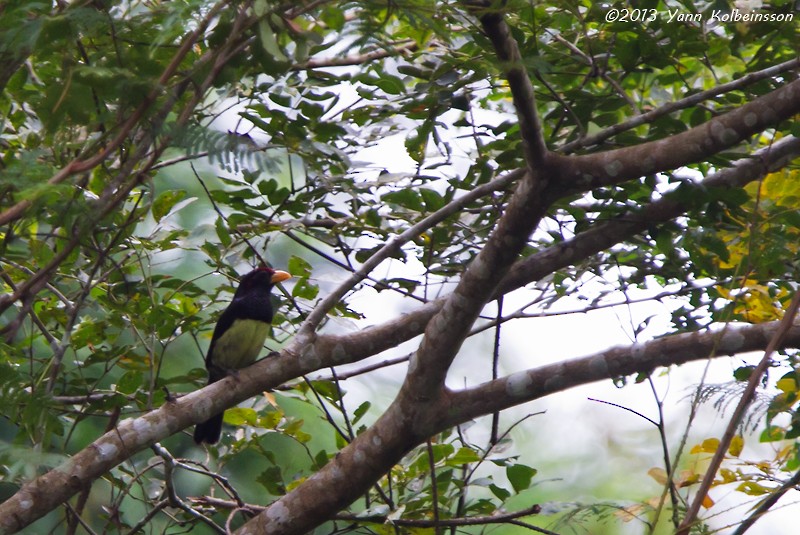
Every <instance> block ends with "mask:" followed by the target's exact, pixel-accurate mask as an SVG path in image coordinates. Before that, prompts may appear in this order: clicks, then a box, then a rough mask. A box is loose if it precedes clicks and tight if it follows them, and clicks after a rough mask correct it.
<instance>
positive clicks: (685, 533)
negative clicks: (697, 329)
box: [678, 293, 800, 535]
mask: <svg viewBox="0 0 800 535" xmlns="http://www.w3.org/2000/svg"><path fill="white" fill-rule="evenodd" d="M798 307H800V293H795V294H794V297H792V301H791V303H789V307H788V308H787V309H786V314H785V315H784V316H783V318H782V319H781V321H780V322H779V323H778V328H777V329H776V330H775V332H774V333H773V334H772V337H771V339H770V341H769V344H767V348H766V349H765V350H764V356H763V357H761V361H760V362H759V363H758V365H757V366H756V367H755V368H754V369H753V371H752V373H751V374H750V378H749V379H748V380H747V388H745V389H744V391H743V392H742V397H741V398H739V403H737V405H736V408H735V409H734V411H733V414H732V415H731V417H730V419H729V420H728V425H727V426H726V428H725V432H724V433H723V434H722V438H720V440H719V445H718V446H717V451H715V452H714V456H713V457H712V458H711V461H710V462H709V465H708V468H707V469H706V473H705V475H704V476H703V480H702V481H701V482H700V486H699V487H698V489H697V492H696V493H695V496H694V499H693V500H692V503H691V505H690V506H689V508H688V509H687V510H686V516H684V517H683V520H682V521H681V525H680V526H679V527H678V535H689V530H690V528H691V526H692V524H694V522H695V520H696V519H697V514H698V513H699V512H700V507H702V505H703V502H704V501H705V497H706V495H707V494H708V490H709V489H710V488H711V484H712V483H713V482H714V478H715V477H716V475H717V470H719V467H720V466H721V465H722V461H723V460H724V458H725V455H727V454H728V448H729V447H730V445H731V441H732V440H733V437H734V436H736V433H737V432H738V430H739V426H740V425H741V423H742V420H743V419H744V414H745V411H746V410H747V407H749V406H750V403H751V402H752V401H753V399H754V398H755V396H756V391H757V390H758V385H759V384H761V378H762V377H763V376H764V374H765V373H767V369H768V368H769V366H770V364H771V363H772V354H773V353H774V352H775V351H776V350H777V349H778V348H779V347H783V341H784V339H785V338H786V337H787V334H788V333H789V330H790V329H791V328H792V327H793V325H794V319H795V317H797V309H798Z"/></svg>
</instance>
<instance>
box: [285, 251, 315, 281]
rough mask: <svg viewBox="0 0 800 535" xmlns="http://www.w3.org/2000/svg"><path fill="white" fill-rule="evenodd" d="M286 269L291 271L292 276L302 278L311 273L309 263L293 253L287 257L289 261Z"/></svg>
mask: <svg viewBox="0 0 800 535" xmlns="http://www.w3.org/2000/svg"><path fill="white" fill-rule="evenodd" d="M286 269H288V270H289V273H291V274H292V276H293V277H299V278H303V277H309V276H310V275H311V264H309V263H308V262H307V261H306V260H305V259H303V258H300V257H299V256H295V255H292V256H291V257H289V263H288V265H287V266H286Z"/></svg>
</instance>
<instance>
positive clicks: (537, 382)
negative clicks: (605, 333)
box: [440, 321, 800, 429]
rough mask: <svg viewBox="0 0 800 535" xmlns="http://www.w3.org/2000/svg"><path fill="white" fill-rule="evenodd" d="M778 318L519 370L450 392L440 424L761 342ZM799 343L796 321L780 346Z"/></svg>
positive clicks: (763, 344) (770, 334) (775, 326)
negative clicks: (767, 321)
mask: <svg viewBox="0 0 800 535" xmlns="http://www.w3.org/2000/svg"><path fill="white" fill-rule="evenodd" d="M779 324H780V322H777V321H774V322H769V323H761V324H758V325H745V326H733V325H729V326H725V327H724V328H722V329H715V330H712V331H707V332H702V333H700V332H696V333H683V334H676V335H672V336H668V337H664V338H659V339H656V340H652V341H650V342H644V343H640V344H633V345H630V346H622V347H614V348H611V349H607V350H605V351H602V352H600V353H597V354H595V355H592V356H589V357H583V358H578V359H573V360H567V361H564V362H559V363H556V364H550V365H548V366H541V367H539V368H534V369H530V370H525V371H521V372H518V373H515V374H512V375H509V376H507V377H503V378H501V379H497V380H495V381H489V382H487V383H483V384H481V385H478V386H476V387H473V388H468V389H465V390H461V391H459V392H455V393H453V394H452V395H451V396H450V399H449V401H450V405H449V406H448V407H447V409H446V410H443V411H440V413H441V414H443V415H446V416H443V419H444V420H445V421H444V422H442V423H441V429H447V428H448V427H451V426H453V425H456V424H458V423H462V422H465V421H469V420H471V419H473V418H477V417H478V416H482V415H484V414H487V413H490V412H494V411H501V410H504V409H507V408H509V407H513V406H516V405H519V404H521V403H525V402H527V401H532V400H534V399H540V398H543V397H545V396H549V395H550V394H554V393H556V392H562V391H564V390H567V389H569V388H573V387H575V386H579V385H584V384H588V383H593V382H595V381H601V380H604V379H608V378H613V377H625V376H627V375H632V374H635V373H643V372H650V371H653V370H655V369H656V368H661V367H668V366H675V365H679V364H685V363H687V362H691V361H695V360H703V359H709V358H718V357H724V356H729V355H734V354H739V353H746V352H748V351H757V350H763V349H765V348H766V347H767V345H768V344H769V343H770V340H771V339H772V337H773V335H774V333H775V331H776V330H777V329H778V326H779ZM787 347H792V348H796V347H800V325H796V326H793V327H792V328H791V329H789V331H788V333H787V335H786V337H785V338H784V339H783V340H782V341H781V345H780V346H779V349H781V348H787Z"/></svg>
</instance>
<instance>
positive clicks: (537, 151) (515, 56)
mask: <svg viewBox="0 0 800 535" xmlns="http://www.w3.org/2000/svg"><path fill="white" fill-rule="evenodd" d="M480 20H481V24H482V25H483V30H484V32H486V35H487V36H488V37H489V40H490V41H491V42H492V46H493V47H494V50H495V53H496V54H497V57H498V58H499V59H500V61H501V62H503V63H504V64H505V65H504V67H505V69H506V70H505V77H506V80H508V85H509V87H510V88H511V96H512V97H513V99H514V108H515V109H516V111H517V118H518V119H519V128H520V133H521V135H522V144H523V147H524V152H525V162H526V163H527V165H528V168H529V169H531V170H533V169H535V168H536V167H538V166H540V165H542V164H543V163H544V159H545V157H546V156H547V145H545V142H544V135H543V134H542V124H541V122H540V121H539V116H538V114H537V111H536V97H535V96H534V93H533V85H532V84H531V79H530V78H529V77H528V72H527V70H526V69H525V67H524V66H523V64H522V56H521V54H520V52H519V46H518V45H517V42H516V41H515V40H514V38H513V37H511V31H510V30H509V28H508V25H507V24H506V22H505V20H504V19H503V16H502V14H500V13H495V12H491V11H490V12H488V13H486V14H484V15H482V16H481V17H480Z"/></svg>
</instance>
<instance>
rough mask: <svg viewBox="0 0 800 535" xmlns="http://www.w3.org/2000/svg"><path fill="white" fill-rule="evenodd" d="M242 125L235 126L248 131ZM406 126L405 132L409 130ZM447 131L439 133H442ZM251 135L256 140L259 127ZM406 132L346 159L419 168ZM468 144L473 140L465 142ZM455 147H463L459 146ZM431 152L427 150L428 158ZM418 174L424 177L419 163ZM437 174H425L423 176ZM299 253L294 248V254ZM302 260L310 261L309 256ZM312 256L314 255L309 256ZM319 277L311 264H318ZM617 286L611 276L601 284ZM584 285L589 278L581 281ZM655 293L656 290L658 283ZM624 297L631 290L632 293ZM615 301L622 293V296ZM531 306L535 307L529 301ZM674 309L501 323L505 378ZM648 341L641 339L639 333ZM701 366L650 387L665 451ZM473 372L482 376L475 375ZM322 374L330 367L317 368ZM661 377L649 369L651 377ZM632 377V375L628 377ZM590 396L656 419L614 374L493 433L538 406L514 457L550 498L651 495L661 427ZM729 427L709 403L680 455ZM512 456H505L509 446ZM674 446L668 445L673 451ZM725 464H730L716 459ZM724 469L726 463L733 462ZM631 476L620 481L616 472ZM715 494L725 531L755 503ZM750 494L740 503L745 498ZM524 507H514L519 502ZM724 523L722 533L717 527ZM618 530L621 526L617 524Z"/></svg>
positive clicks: (462, 152) (711, 372)
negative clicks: (657, 398) (598, 492)
mask: <svg viewBox="0 0 800 535" xmlns="http://www.w3.org/2000/svg"><path fill="white" fill-rule="evenodd" d="M340 98H341V102H340V106H346V105H349V104H351V103H352V101H353V100H354V99H355V98H357V96H356V95H355V93H354V91H353V90H352V88H349V87H343V88H342V90H341V94H340ZM237 111H238V110H236V109H234V110H231V111H230V113H228V114H226V116H223V117H221V118H220V120H219V121H218V122H217V123H216V124H215V126H216V127H218V128H223V129H225V130H228V129H233V128H234V127H235V124H236V120H237V116H236V112H237ZM460 113H461V112H456V111H451V112H448V113H447V114H445V115H444V117H443V119H444V120H445V122H452V120H454V119H455V118H456V116H457V115H459V114H460ZM475 114H476V116H477V117H476V122H477V123H479V124H480V123H494V124H498V123H499V122H500V121H501V120H503V119H506V118H507V117H506V116H502V115H500V114H497V113H491V112H480V111H478V110H476V111H475ZM244 128H245V127H242V129H244ZM409 131H410V128H409ZM447 133H448V132H447V131H444V130H441V131H440V134H441V135H446V134H447ZM464 133H468V130H466V129H461V131H459V130H458V129H452V130H450V131H449V134H450V135H451V136H452V138H451V139H449V140H448V141H449V142H450V143H451V144H452V146H453V147H454V149H456V150H455V154H456V156H455V157H454V159H453V164H454V167H455V168H450V169H448V168H447V167H445V168H443V169H439V170H437V171H436V172H437V173H451V174H452V173H458V172H459V171H461V172H463V171H464V170H465V169H466V167H467V166H468V165H469V164H470V163H471V160H470V158H469V153H470V151H471V147H470V146H460V145H459V144H460V143H462V142H461V141H459V140H458V139H457V136H458V135H460V134H464ZM250 134H251V135H252V136H253V137H254V139H256V141H259V140H258V138H257V133H256V132H255V131H254V132H250ZM406 134H407V133H402V134H398V135H393V136H389V137H386V138H385V139H383V140H381V141H380V142H379V143H378V144H376V145H375V146H371V147H367V148H364V149H362V150H360V151H358V152H357V153H356V154H353V155H351V156H352V159H353V161H357V162H359V164H360V166H363V167H364V168H365V169H366V172H365V173H363V174H359V175H358V177H359V179H375V178H377V176H378V173H379V172H380V171H381V169H384V168H385V169H387V170H388V171H389V172H390V173H393V174H395V173H396V174H402V173H409V174H414V173H415V172H416V162H414V160H412V159H411V158H410V157H409V156H408V154H407V153H406V150H405V146H404V136H405V135H406ZM466 142H467V143H469V142H470V140H469V138H466ZM459 147H460V148H459ZM434 156H435V155H434ZM426 173H428V172H427V171H426ZM430 174H433V173H430ZM301 256H302V254H301ZM308 259H309V260H312V261H313V260H314V259H311V258H308ZM314 263H316V262H314ZM386 269H390V270H391V274H392V276H407V277H409V278H414V277H416V276H418V275H419V274H420V273H422V272H423V267H422V266H421V265H419V264H415V261H413V260H409V261H408V262H407V263H405V264H403V263H401V262H392V263H391V267H389V268H387V265H386V264H383V265H382V266H380V267H379V268H378V270H376V275H377V276H384V275H385V274H386ZM315 276H317V271H316V269H315ZM319 276H320V280H318V281H317V282H319V283H320V286H321V292H322V293H324V292H325V291H326V288H329V287H330V286H331V285H333V284H335V282H336V281H337V280H343V278H344V276H345V274H343V273H336V271H335V270H334V271H331V272H327V273H326V272H325V270H323V271H320V272H319ZM609 282H612V283H613V282H614V281H609ZM586 288H587V289H590V288H591V283H588V284H587V286H586ZM525 292H526V291H525V290H521V291H518V292H515V293H514V294H512V295H510V296H507V297H506V298H505V306H504V312H505V313H506V314H508V313H510V312H512V311H514V310H516V309H517V308H518V307H519V306H522V305H524V304H525V303H526V302H527V301H528V299H526V297H530V292H528V295H527V296H525ZM653 293H658V292H656V291H654V292H653ZM629 297H632V298H633V297H638V296H636V295H631V293H630V292H629ZM618 299H619V297H618ZM679 299H680V298H675V300H674V301H673V303H674V306H675V307H676V308H677V307H678V306H679V305H680V300H679ZM350 303H351V306H353V308H355V309H357V310H359V311H360V312H362V313H363V314H364V315H365V316H366V320H365V321H363V322H357V323H353V324H352V325H349V326H348V325H347V324H346V322H337V323H336V324H335V325H333V326H332V327H333V328H335V329H341V330H343V331H347V330H349V329H357V328H362V327H363V326H366V325H374V324H379V323H381V322H383V321H386V320H389V319H392V318H395V317H396V316H397V315H398V314H399V313H401V312H402V311H407V310H409V309H413V307H414V305H413V304H412V303H411V302H410V301H409V300H406V299H403V298H402V297H400V296H397V295H396V294H393V293H392V292H386V291H385V292H382V293H380V294H378V293H377V292H375V291H374V290H372V289H369V288H366V289H362V290H359V291H358V292H356V294H355V295H354V296H353V298H352V299H351V301H350ZM493 306H494V305H491V307H488V308H487V313H491V314H493V313H494V309H493V308H492V307H493ZM585 306H586V303H585V302H580V301H578V300H577V299H575V300H568V299H563V300H560V301H559V302H558V304H557V305H556V306H554V307H553V310H574V309H580V308H583V307H585ZM532 310H535V309H532ZM669 313H670V309H669V308H668V306H665V305H664V304H661V303H656V302H649V303H639V304H634V305H631V306H618V307H613V308H605V309H601V310H597V311H593V312H589V313H585V314H568V315H560V316H555V317H542V318H533V319H524V320H514V321H510V322H507V323H505V324H504V325H503V327H502V341H501V370H500V372H501V375H506V374H508V373H512V372H514V371H518V370H523V369H528V368H531V367H536V366H539V365H544V364H549V363H554V362H559V361H562V360H564V359H569V358H574V357H581V356H586V355H590V354H593V353H596V352H598V351H602V350H603V349H606V348H608V347H612V346H616V345H630V344H631V343H632V342H633V340H632V339H631V332H632V329H631V325H635V324H638V323H639V322H641V321H643V320H644V319H645V318H647V317H648V316H651V315H655V316H656V319H654V320H653V321H652V322H651V325H650V327H649V328H648V329H647V330H646V331H645V335H649V336H653V335H657V334H661V333H663V332H666V331H667V327H668V325H669V317H670V316H669ZM493 337H494V330H493V329H490V330H487V331H485V332H484V333H482V334H481V335H479V336H478V337H476V338H477V341H476V340H474V339H473V340H472V341H471V342H470V343H468V344H465V346H464V349H463V350H462V352H461V354H460V355H459V357H458V358H457V359H456V362H455V363H454V366H453V369H452V370H451V372H450V374H449V377H448V382H449V384H450V385H451V386H452V387H459V386H462V385H463V384H465V383H466V384H471V385H474V384H477V383H478V382H480V381H484V380H487V379H489V364H488V362H490V360H491V354H492V344H493ZM646 339H647V338H644V339H640V340H639V341H644V340H646ZM417 343H418V341H417V340H415V341H412V342H410V343H406V344H404V345H403V346H401V348H398V349H397V350H395V351H392V352H387V353H384V354H381V355H380V356H378V357H376V358H373V359H370V360H369V361H368V362H378V361H383V360H386V359H387V358H392V357H397V356H401V355H404V354H407V353H408V352H409V351H411V350H413V348H414V347H416V344H417ZM759 359H760V355H752V356H750V357H749V358H747V359H746V360H747V361H748V362H749V363H753V364H755V363H756V362H757V361H758V360H759ZM742 363H743V359H742V358H741V357H733V358H720V359H717V360H715V361H713V362H711V363H710V364H709V365H708V374H707V377H706V381H707V382H709V383H724V382H728V381H730V380H731V378H732V372H733V370H734V369H736V368H737V367H739V366H741V365H742ZM364 365H365V362H361V363H358V364H355V365H352V366H348V367H345V369H358V368H361V367H363V366H364ZM705 367H706V363H693V364H688V365H684V366H681V367H679V368H676V369H672V370H671V372H670V373H669V375H664V376H662V377H660V378H658V379H657V381H656V385H657V386H656V388H657V390H658V393H659V395H661V396H662V398H664V413H665V419H666V422H667V433H668V437H669V439H670V447H672V448H675V447H676V446H677V444H678V442H679V440H680V437H681V436H682V433H683V431H684V428H685V426H686V418H687V415H688V413H689V396H690V395H691V393H692V391H693V388H694V387H695V386H696V385H697V383H698V382H699V380H700V378H701V377H702V375H703V373H704V368H705ZM476 370H478V372H477V373H476ZM404 371H405V366H403V365H401V366H394V367H390V368H386V369H383V370H378V371H375V372H371V373H370V374H367V375H365V376H363V377H362V378H359V379H350V380H348V381H346V383H345V384H344V387H345V389H346V390H347V392H348V394H347V396H346V398H345V401H346V403H347V404H348V406H349V408H350V409H351V410H352V409H354V408H355V407H357V406H358V405H359V404H360V403H361V402H363V401H366V400H369V401H371V402H372V403H373V407H374V409H373V410H375V409H381V408H383V407H385V406H386V405H388V403H389V402H390V397H389V395H388V394H387V393H388V392H393V391H394V390H395V389H396V388H397V387H398V386H399V383H400V381H401V380H402V376H403V373H404ZM320 375H327V374H325V373H322V374H320ZM656 375H657V374H656ZM631 382H632V378H629V383H631ZM589 397H592V398H597V399H601V400H605V401H608V402H612V403H616V404H619V405H622V406H624V407H628V408H631V409H633V410H635V411H637V412H640V413H642V414H644V415H646V416H648V417H650V418H652V419H656V420H657V419H658V414H657V410H656V404H655V402H654V399H653V394H652V391H651V389H650V387H649V385H648V383H646V382H645V383H642V384H629V385H628V386H627V387H625V388H617V387H615V386H614V385H613V384H612V382H611V381H603V382H600V383H595V384H591V385H586V386H583V387H579V388H574V389H571V390H568V391H566V392H563V393H560V394H557V395H553V396H549V397H547V398H545V399H542V400H538V401H535V402H531V403H527V404H525V405H522V406H519V407H515V408H513V409H510V410H507V411H505V412H504V413H503V415H502V417H501V431H502V430H503V429H506V428H507V427H508V426H509V425H511V424H513V423H514V422H515V421H516V420H518V419H520V418H522V417H524V416H525V415H527V414H529V413H534V412H540V411H546V412H545V414H542V415H538V416H534V417H533V418H530V419H528V420H526V421H525V422H524V423H523V424H522V425H520V426H518V427H517V428H515V431H514V432H513V434H512V437H513V438H514V439H515V443H514V446H513V448H514V450H516V451H517V452H518V453H519V454H520V455H521V462H524V463H525V464H528V465H530V466H533V467H535V468H537V469H539V470H540V471H539V474H538V475H537V477H536V479H535V481H539V482H541V483H540V484H541V485H542V486H543V487H544V489H545V492H546V493H547V494H551V495H554V496H559V498H558V500H560V501H564V502H566V501H580V502H583V503H587V504H588V503H592V502H596V501H597V500H598V498H597V497H596V496H591V495H587V494H586V493H587V492H590V491H591V489H592V488H601V487H602V490H603V494H604V497H607V496H613V497H615V498H618V499H620V500H624V499H626V498H629V499H630V500H631V501H633V500H637V499H640V498H641V497H642V496H643V495H645V494H647V493H650V494H651V495H652V496H657V495H659V494H660V492H661V486H660V485H659V484H658V483H656V482H655V481H654V480H652V479H650V478H649V476H648V475H647V471H648V470H649V469H650V468H653V467H660V468H663V457H662V452H661V449H660V441H659V438H658V431H657V430H656V428H655V427H653V426H652V425H651V424H649V423H648V422H646V421H644V420H643V419H642V418H640V417H638V416H636V415H635V414H632V413H630V412H627V411H624V410H622V409H619V408H616V407H612V406H610V405H605V404H600V403H597V402H593V401H590V400H588V399H587V398H589ZM726 423H727V418H726V415H719V414H718V413H717V412H715V411H714V410H713V409H711V408H708V407H706V408H704V409H703V410H702V411H701V415H700V417H699V419H698V420H697V421H696V422H695V423H694V425H693V426H692V429H691V432H690V437H691V438H690V440H689V441H688V443H687V449H686V451H685V453H684V460H686V459H689V458H690V456H689V455H688V449H690V448H691V446H692V445H694V444H696V443H698V442H700V441H702V440H703V439H705V438H711V437H719V436H721V435H722V432H723V430H724V426H725V424H726ZM488 433H489V431H488V425H479V426H473V427H472V428H470V429H469V430H468V431H467V434H468V436H469V438H471V439H472V440H473V441H474V442H475V443H478V444H485V443H486V439H487V438H488ZM773 448H775V445H770V444H758V442H757V437H747V438H746V449H745V451H744V453H743V454H742V456H741V458H742V459H751V460H758V459H761V458H769V457H771V456H772V453H771V451H772V449H773ZM510 453H511V452H509V454H510ZM672 453H673V454H674V451H673V452H672ZM724 466H726V465H724ZM731 468H734V467H732V466H731ZM625 473H628V474H630V477H629V478H627V479H626V478H625V477H623V476H622V474H625ZM711 497H712V498H713V499H714V500H715V501H716V502H717V506H716V507H715V508H714V509H713V510H712V512H714V513H716V512H718V511H722V510H725V509H729V511H728V513H726V514H722V515H720V516H719V518H715V519H714V520H711V521H709V523H710V525H711V526H712V527H716V528H722V527H724V526H726V525H728V524H731V525H735V524H737V522H738V521H739V520H741V519H742V518H744V517H745V516H747V514H748V506H738V507H737V506H736V505H737V504H741V503H743V502H746V503H748V504H752V503H753V501H752V499H751V498H749V497H746V496H744V495H742V494H740V493H736V492H734V491H732V490H731V489H730V488H716V489H712V490H711ZM745 498H747V500H745ZM795 500H797V498H796V497H795V496H792V495H791V494H790V495H787V496H786V497H784V499H783V500H782V501H781V503H782V504H787V503H792V502H793V501H795ZM520 507H521V505H520ZM773 511H774V512H772V513H770V514H769V515H768V516H767V517H766V518H764V519H762V520H760V521H759V522H757V523H756V524H755V526H754V527H753V528H751V529H750V530H749V532H748V533H750V534H752V535H784V534H786V535H788V534H794V533H797V528H796V527H789V526H793V525H795V526H796V522H797V515H798V514H800V506H798V505H796V504H794V505H790V506H788V507H786V506H784V507H782V508H781V507H780V505H779V506H778V507H776V508H775V509H774V510H773ZM708 513H709V512H708V511H701V515H702V516H704V517H705V518H707V517H708ZM624 529H625V531H624V533H626V534H627V533H630V534H634V533H637V534H638V533H644V531H643V528H642V527H641V525H640V524H639V525H637V524H636V523H630V524H628V525H626V526H625V527H624ZM730 531H732V530H725V529H723V530H722V531H720V533H725V532H730ZM621 533H622V532H621Z"/></svg>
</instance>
